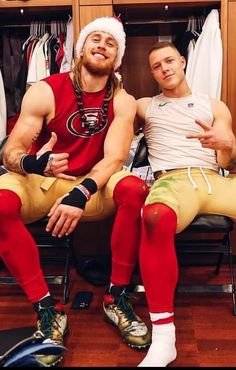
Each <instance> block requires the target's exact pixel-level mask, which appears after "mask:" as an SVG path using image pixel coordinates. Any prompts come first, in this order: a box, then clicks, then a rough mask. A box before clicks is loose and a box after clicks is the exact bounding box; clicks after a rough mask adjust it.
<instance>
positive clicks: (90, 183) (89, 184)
mask: <svg viewBox="0 0 236 370" xmlns="http://www.w3.org/2000/svg"><path fill="white" fill-rule="evenodd" d="M80 184H81V185H83V186H85V187H86V189H88V191H89V192H90V194H91V195H92V194H94V193H96V191H97V190H98V186H97V184H96V182H95V181H94V180H93V179H89V178H86V179H84V180H83V181H81V183H80Z"/></svg>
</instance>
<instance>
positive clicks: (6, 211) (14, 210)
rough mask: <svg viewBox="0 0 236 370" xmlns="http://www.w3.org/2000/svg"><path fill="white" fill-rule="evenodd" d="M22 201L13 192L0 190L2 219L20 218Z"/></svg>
mask: <svg viewBox="0 0 236 370" xmlns="http://www.w3.org/2000/svg"><path fill="white" fill-rule="evenodd" d="M20 209H21V200H20V198H19V196H18V195H17V194H16V193H14V192H13V191H11V190H7V189H0V218H1V219H3V218H4V219H5V218H6V217H7V218H9V217H11V218H14V217H19V216H20Z"/></svg>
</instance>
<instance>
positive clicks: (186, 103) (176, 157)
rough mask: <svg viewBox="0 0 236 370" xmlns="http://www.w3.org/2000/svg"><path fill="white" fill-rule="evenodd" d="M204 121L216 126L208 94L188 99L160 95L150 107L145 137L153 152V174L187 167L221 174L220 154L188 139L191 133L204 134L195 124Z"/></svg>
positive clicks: (150, 160) (147, 112) (150, 156)
mask: <svg viewBox="0 0 236 370" xmlns="http://www.w3.org/2000/svg"><path fill="white" fill-rule="evenodd" d="M197 118H198V119H201V120H202V121H203V122H205V123H206V124H208V125H209V126H211V125H212V123H213V112H212V109H211V104H210V99H209V97H208V96H207V95H205V94H199V93H193V94H192V95H189V96H187V97H184V98H168V97H166V96H164V95H163V94H160V95H156V96H154V97H153V98H152V100H151V103H150V104H149V106H148V108H147V111H146V116H145V127H144V134H145V137H146V142H147V145H148V148H149V162H150V165H151V168H152V171H153V172H155V171H159V170H170V169H176V168H186V167H202V168H210V169H213V170H216V171H218V166H217V161H216V152H215V151H214V150H212V149H208V148H202V146H201V143H200V142H199V140H198V139H187V138H186V135H187V134H188V133H190V132H197V133H199V132H202V128H201V127H200V126H199V125H198V124H197V123H196V122H195V119H197Z"/></svg>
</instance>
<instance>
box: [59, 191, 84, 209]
mask: <svg viewBox="0 0 236 370" xmlns="http://www.w3.org/2000/svg"><path fill="white" fill-rule="evenodd" d="M87 200H88V199H87V197H86V195H85V194H84V193H83V192H82V191H81V189H78V188H77V187H74V189H72V190H71V191H70V192H69V194H68V195H67V196H66V197H65V198H63V199H62V201H61V204H66V205H68V206H73V207H78V208H81V209H85V205H86V202H87Z"/></svg>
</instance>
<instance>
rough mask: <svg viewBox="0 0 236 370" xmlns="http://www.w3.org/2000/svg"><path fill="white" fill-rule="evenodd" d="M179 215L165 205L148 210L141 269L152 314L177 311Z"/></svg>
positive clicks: (144, 219)
mask: <svg viewBox="0 0 236 370" xmlns="http://www.w3.org/2000/svg"><path fill="white" fill-rule="evenodd" d="M176 222H177V218H176V213H175V212H174V211H173V210H172V209H171V208H170V207H167V206H166V205H164V204H159V203H154V204H150V205H147V206H145V207H144V209H143V217H142V239H141V247H140V268H141V274H142V279H143V283H144V286H145V292H146V296H147V301H148V305H149V311H150V312H153V313H154V312H156V313H158V312H173V300H174V292H175V287H176V284H177V279H178V262H177V257H176V251H175V232H176Z"/></svg>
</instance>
